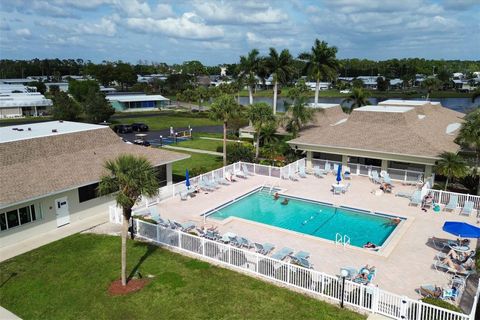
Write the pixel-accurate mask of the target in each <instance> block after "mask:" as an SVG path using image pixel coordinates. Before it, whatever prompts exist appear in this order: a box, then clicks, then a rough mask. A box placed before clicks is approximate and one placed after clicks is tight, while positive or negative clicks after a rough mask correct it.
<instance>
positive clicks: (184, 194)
mask: <svg viewBox="0 0 480 320" xmlns="http://www.w3.org/2000/svg"><path fill="white" fill-rule="evenodd" d="M187 196H188V193H187V191H182V192H180V199H181V200H187Z"/></svg>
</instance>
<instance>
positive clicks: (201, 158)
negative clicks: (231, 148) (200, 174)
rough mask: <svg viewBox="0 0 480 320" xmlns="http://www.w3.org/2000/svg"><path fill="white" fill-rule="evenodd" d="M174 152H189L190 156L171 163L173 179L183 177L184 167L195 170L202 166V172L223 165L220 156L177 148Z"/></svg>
mask: <svg viewBox="0 0 480 320" xmlns="http://www.w3.org/2000/svg"><path fill="white" fill-rule="evenodd" d="M194 141H197V140H194ZM175 152H181V153H186V154H189V155H190V158H188V159H185V160H181V161H177V162H174V163H173V167H172V173H173V175H174V180H179V179H180V180H183V179H184V178H185V169H188V170H190V171H191V170H192V169H194V171H195V170H196V169H200V168H202V169H204V172H208V171H211V170H214V169H218V168H220V167H222V166H223V162H222V161H223V160H222V157H217V156H213V155H210V154H203V153H194V152H183V151H179V150H175ZM202 171H203V170H202Z"/></svg>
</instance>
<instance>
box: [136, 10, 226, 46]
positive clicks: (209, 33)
mask: <svg viewBox="0 0 480 320" xmlns="http://www.w3.org/2000/svg"><path fill="white" fill-rule="evenodd" d="M127 26H128V27H129V28H131V29H132V30H136V31H140V32H146V33H160V34H164V35H166V36H169V37H174V38H182V39H191V40H213V39H219V38H222V37H223V36H224V31H223V29H222V28H221V27H218V26H209V25H207V24H205V23H204V21H203V20H202V19H201V18H200V17H199V16H198V15H196V14H195V13H192V12H186V13H184V14H183V15H182V16H181V17H178V18H166V19H153V18H129V19H127Z"/></svg>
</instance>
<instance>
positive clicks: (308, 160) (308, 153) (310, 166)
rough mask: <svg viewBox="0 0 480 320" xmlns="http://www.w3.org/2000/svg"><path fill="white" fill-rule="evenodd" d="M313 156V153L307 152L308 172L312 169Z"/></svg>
mask: <svg viewBox="0 0 480 320" xmlns="http://www.w3.org/2000/svg"><path fill="white" fill-rule="evenodd" d="M312 156H313V152H312V151H307V169H308V170H311V169H312Z"/></svg>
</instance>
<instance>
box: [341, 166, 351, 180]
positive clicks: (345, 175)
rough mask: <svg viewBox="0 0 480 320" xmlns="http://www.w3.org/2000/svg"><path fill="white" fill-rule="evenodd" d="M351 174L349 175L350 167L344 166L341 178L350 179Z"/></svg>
mask: <svg viewBox="0 0 480 320" xmlns="http://www.w3.org/2000/svg"><path fill="white" fill-rule="evenodd" d="M351 177H352V176H351V173H350V168H349V167H345V170H344V171H343V178H344V179H350V178H351Z"/></svg>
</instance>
